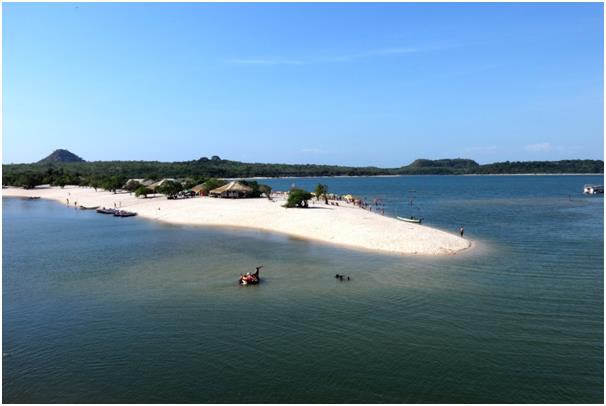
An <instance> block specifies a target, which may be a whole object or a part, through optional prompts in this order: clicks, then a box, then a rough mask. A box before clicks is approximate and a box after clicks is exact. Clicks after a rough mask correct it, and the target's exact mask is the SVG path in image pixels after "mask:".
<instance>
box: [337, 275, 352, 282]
mask: <svg viewBox="0 0 606 406" xmlns="http://www.w3.org/2000/svg"><path fill="white" fill-rule="evenodd" d="M335 279H338V280H340V281H344V280H348V281H350V280H351V278H350V277H349V276H346V275H341V274H336V275H335Z"/></svg>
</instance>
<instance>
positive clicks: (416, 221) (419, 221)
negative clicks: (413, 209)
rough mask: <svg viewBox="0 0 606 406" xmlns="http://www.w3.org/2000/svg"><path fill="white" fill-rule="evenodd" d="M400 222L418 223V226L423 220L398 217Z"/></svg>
mask: <svg viewBox="0 0 606 406" xmlns="http://www.w3.org/2000/svg"><path fill="white" fill-rule="evenodd" d="M397 217H398V220H402V221H406V222H408V223H417V224H421V221H423V219H418V218H416V217H412V218H411V217H400V216H397Z"/></svg>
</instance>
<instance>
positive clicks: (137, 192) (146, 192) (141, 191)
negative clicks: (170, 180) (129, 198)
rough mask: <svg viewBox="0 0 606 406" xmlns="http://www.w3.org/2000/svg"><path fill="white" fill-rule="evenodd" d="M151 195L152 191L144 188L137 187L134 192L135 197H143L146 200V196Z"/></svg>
mask: <svg viewBox="0 0 606 406" xmlns="http://www.w3.org/2000/svg"><path fill="white" fill-rule="evenodd" d="M152 193H153V192H152V190H151V189H150V188H148V187H145V186H139V187H138V188H137V190H135V196H136V197H139V196H143V197H144V198H147V195H150V194H152Z"/></svg>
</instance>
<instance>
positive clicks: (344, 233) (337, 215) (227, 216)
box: [2, 186, 471, 255]
mask: <svg viewBox="0 0 606 406" xmlns="http://www.w3.org/2000/svg"><path fill="white" fill-rule="evenodd" d="M2 193H3V196H7V197H29V196H40V197H41V198H44V199H53V200H56V201H58V202H59V203H61V204H63V205H66V199H69V203H70V206H71V208H72V210H73V207H74V203H77V204H78V205H84V206H104V207H108V208H109V207H111V208H113V207H114V203H115V204H116V206H117V207H120V208H122V209H124V210H128V211H131V212H135V213H137V214H138V215H139V216H140V217H144V218H147V219H152V220H157V221H163V222H167V223H172V224H184V225H185V224H187V225H198V226H226V227H245V228H252V229H257V230H263V231H268V232H276V233H282V234H286V235H289V236H293V237H298V238H304V239H309V240H316V241H320V242H324V243H330V244H336V245H340V246H344V247H348V248H353V249H363V250H372V251H377V252H384V253H391V254H418V255H451V254H455V253H456V252H458V251H461V250H464V249H467V248H469V247H471V243H470V241H468V240H466V239H464V238H461V237H459V236H458V235H456V234H455V233H454V231H455V230H453V233H447V232H445V231H442V230H437V229H435V228H431V227H427V226H424V225H419V224H410V223H405V222H402V221H400V220H397V219H394V218H392V217H388V216H383V215H380V214H377V213H373V212H369V211H367V210H364V209H361V208H359V207H356V206H354V205H350V204H346V203H343V202H340V203H339V204H340V205H339V206H331V205H328V206H327V205H325V204H324V203H323V202H318V203H315V204H313V205H310V208H308V209H299V208H291V209H287V208H284V207H282V204H283V203H284V201H279V200H276V201H270V200H268V199H266V198H258V199H221V198H211V197H196V198H191V199H182V200H167V199H166V198H165V197H164V196H160V195H158V196H156V197H148V198H143V197H141V198H137V197H135V196H134V195H131V194H129V193H117V194H114V193H111V192H106V191H103V190H101V189H99V190H98V191H96V192H95V190H94V189H92V188H87V187H76V186H66V187H65V188H63V189H61V188H59V187H39V188H36V189H31V190H25V189H20V188H6V189H3V190H2ZM99 215H101V214H99ZM124 221H127V220H126V219H125V220H124Z"/></svg>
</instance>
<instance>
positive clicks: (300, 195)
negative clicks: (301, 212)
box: [284, 188, 312, 208]
mask: <svg viewBox="0 0 606 406" xmlns="http://www.w3.org/2000/svg"><path fill="white" fill-rule="evenodd" d="M311 198H312V195H311V193H309V192H308V191H307V190H304V189H299V188H293V189H290V192H289V194H288V199H287V200H286V204H285V205H284V207H301V208H305V207H308V206H309V203H308V201H309V199H311Z"/></svg>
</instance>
